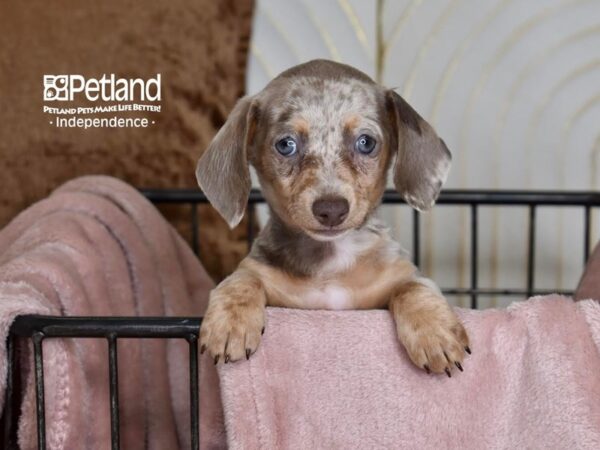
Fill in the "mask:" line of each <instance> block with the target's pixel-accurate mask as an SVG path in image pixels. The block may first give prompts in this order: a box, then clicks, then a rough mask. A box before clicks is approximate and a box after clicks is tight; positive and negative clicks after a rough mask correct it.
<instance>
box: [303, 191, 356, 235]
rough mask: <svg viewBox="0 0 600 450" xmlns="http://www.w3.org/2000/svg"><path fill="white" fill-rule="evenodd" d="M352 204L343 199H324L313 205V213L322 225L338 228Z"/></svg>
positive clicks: (316, 201)
mask: <svg viewBox="0 0 600 450" xmlns="http://www.w3.org/2000/svg"><path fill="white" fill-rule="evenodd" d="M349 210H350V204H349V203H348V200H346V199H345V198H343V197H322V198H320V199H318V200H315V202H314V203H313V205H312V212H313V215H314V216H315V218H316V219H317V220H318V221H319V223H320V224H321V225H325V226H326V227H330V228H331V227H336V226H338V225H339V224H341V223H342V222H343V221H344V220H346V217H348V211H349Z"/></svg>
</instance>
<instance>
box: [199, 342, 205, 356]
mask: <svg viewBox="0 0 600 450" xmlns="http://www.w3.org/2000/svg"><path fill="white" fill-rule="evenodd" d="M205 351H206V344H202V346H201V347H200V354H201V355H202V354H203V353H204V352H205Z"/></svg>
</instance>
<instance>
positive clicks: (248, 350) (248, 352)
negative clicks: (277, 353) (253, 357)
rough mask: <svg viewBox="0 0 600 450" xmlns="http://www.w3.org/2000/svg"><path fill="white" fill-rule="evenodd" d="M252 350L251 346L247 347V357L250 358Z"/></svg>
mask: <svg viewBox="0 0 600 450" xmlns="http://www.w3.org/2000/svg"><path fill="white" fill-rule="evenodd" d="M251 352H252V350H250V349H249V348H247V349H246V359H250V353H251Z"/></svg>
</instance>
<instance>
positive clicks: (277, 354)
mask: <svg viewBox="0 0 600 450" xmlns="http://www.w3.org/2000/svg"><path fill="white" fill-rule="evenodd" d="M457 311H458V313H459V314H460V317H461V318H462V319H463V321H464V323H465V326H466V328H467V330H468V332H469V335H470V338H471V343H472V345H471V348H472V351H473V354H472V356H467V357H466V360H465V362H464V364H463V366H464V369H465V371H464V372H463V373H461V372H459V371H458V370H456V369H455V370H454V371H453V375H452V378H448V377H446V375H427V374H426V373H425V372H424V371H423V370H420V369H418V368H416V367H414V366H413V365H412V363H411V362H410V361H409V359H408V357H407V355H406V353H405V352H404V350H403V349H402V347H401V346H400V344H399V343H398V341H397V339H396V334H395V330H394V324H393V322H392V318H391V316H390V314H389V313H388V312H387V311H343V312H334V311H331V312H328V311H300V310H289V309H278V308H269V309H267V326H266V333H265V335H264V337H263V340H262V343H261V345H260V347H259V349H258V351H257V353H256V354H255V355H254V356H252V357H251V358H250V361H241V362H237V363H233V364H227V365H224V366H220V369H219V375H220V380H221V389H222V399H223V405H224V411H225V422H226V428H227V440H228V444H229V447H230V448H232V449H254V448H265V449H275V448H315V449H317V448H322V449H331V448H373V449H375V448H381V449H384V448H403V449H424V448H461V449H467V448H468V449H482V448H494V449H500V448H539V449H542V448H543V449H565V448H577V449H597V448H600V377H599V376H598V374H599V373H600V356H599V353H598V351H599V347H598V346H599V345H600V304H598V303H596V302H593V301H582V302H578V303H574V302H573V301H572V300H571V299H570V298H565V297H560V296H548V297H537V298H533V299H530V300H529V301H526V302H518V303H515V304H513V305H512V306H511V307H509V308H508V309H506V310H491V309H490V310H483V311H473V310H462V309H458V310H457Z"/></svg>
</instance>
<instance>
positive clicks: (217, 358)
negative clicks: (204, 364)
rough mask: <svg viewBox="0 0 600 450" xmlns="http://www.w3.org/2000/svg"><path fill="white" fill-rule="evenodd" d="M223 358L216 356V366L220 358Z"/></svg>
mask: <svg viewBox="0 0 600 450" xmlns="http://www.w3.org/2000/svg"><path fill="white" fill-rule="evenodd" d="M220 357H221V355H217V356H215V366H216V365H217V363H218V362H219V358H220Z"/></svg>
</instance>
